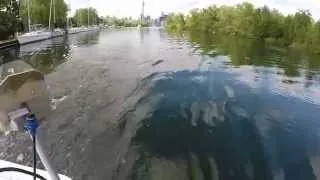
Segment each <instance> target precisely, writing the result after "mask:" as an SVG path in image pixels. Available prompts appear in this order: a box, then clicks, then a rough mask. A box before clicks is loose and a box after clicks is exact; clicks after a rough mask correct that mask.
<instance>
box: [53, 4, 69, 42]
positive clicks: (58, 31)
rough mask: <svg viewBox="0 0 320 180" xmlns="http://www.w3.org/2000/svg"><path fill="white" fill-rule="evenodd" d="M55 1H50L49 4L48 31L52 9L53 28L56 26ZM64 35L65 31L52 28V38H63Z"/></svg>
mask: <svg viewBox="0 0 320 180" xmlns="http://www.w3.org/2000/svg"><path fill="white" fill-rule="evenodd" d="M55 2H56V1H55V0H51V2H50V15H49V29H51V28H50V27H51V10H52V7H53V24H54V26H55V25H56V3H55ZM64 34H65V31H64V30H63V29H61V28H55V27H54V28H53V30H52V35H51V36H52V38H55V37H59V36H63V35H64Z"/></svg>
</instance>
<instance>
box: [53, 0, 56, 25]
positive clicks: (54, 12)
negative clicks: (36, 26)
mask: <svg viewBox="0 0 320 180" xmlns="http://www.w3.org/2000/svg"><path fill="white" fill-rule="evenodd" d="M53 24H54V26H55V25H56V1H55V0H53ZM54 28H55V27H54Z"/></svg>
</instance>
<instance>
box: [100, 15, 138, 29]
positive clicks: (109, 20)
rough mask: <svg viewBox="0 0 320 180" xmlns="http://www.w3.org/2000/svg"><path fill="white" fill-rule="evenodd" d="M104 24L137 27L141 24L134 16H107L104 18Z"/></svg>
mask: <svg viewBox="0 0 320 180" xmlns="http://www.w3.org/2000/svg"><path fill="white" fill-rule="evenodd" d="M104 24H106V25H109V26H119V27H120V26H121V27H136V26H138V24H139V20H135V19H132V18H117V17H114V16H113V17H111V16H106V17H105V18H104Z"/></svg>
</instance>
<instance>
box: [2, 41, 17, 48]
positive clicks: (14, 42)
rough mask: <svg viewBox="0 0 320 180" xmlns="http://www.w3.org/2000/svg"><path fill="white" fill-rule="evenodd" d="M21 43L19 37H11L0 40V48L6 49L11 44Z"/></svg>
mask: <svg viewBox="0 0 320 180" xmlns="http://www.w3.org/2000/svg"><path fill="white" fill-rule="evenodd" d="M17 45H19V42H18V40H17V39H11V40H5V41H0V49H5V48H8V47H11V46H17Z"/></svg>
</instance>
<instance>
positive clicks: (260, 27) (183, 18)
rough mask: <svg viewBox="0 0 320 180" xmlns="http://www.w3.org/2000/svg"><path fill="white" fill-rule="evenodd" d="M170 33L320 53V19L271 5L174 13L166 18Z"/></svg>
mask: <svg viewBox="0 0 320 180" xmlns="http://www.w3.org/2000/svg"><path fill="white" fill-rule="evenodd" d="M165 28H166V30H167V31H169V32H175V33H182V32H187V33H189V34H201V35H202V36H206V37H207V38H214V36H217V35H227V36H237V37H246V38H254V39H258V40H262V41H266V42H272V43H276V44H279V45H282V46H294V47H305V48H308V50H311V51H313V52H316V53H320V21H318V22H316V21H314V20H313V18H312V16H311V14H310V12H309V11H307V10H299V11H298V12H296V13H295V14H290V15H284V14H282V13H280V12H279V11H278V10H276V9H270V8H269V7H267V6H264V7H260V8H255V7H254V6H253V5H252V4H251V3H242V4H238V5H236V6H221V7H217V6H215V5H213V6H210V7H208V8H204V9H194V10H192V11H190V13H189V14H188V15H184V14H179V13H172V14H170V15H169V16H168V18H167V20H166V25H165Z"/></svg>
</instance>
